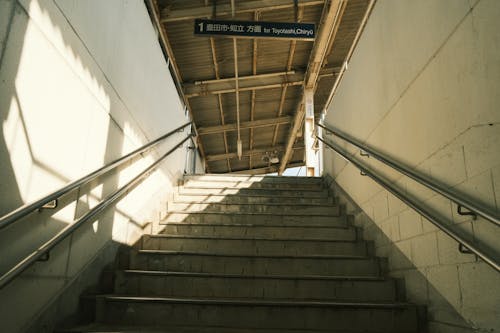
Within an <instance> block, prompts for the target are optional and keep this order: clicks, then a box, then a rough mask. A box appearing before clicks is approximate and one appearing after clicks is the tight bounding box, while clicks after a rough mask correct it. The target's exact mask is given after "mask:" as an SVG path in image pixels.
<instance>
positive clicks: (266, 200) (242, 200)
mask: <svg viewBox="0 0 500 333" xmlns="http://www.w3.org/2000/svg"><path fill="white" fill-rule="evenodd" d="M174 201H175V202H181V203H189V202H201V203H217V202H221V203H226V204H247V205H248V204H283V205H286V204H288V205H332V204H333V202H334V200H333V198H331V197H325V198H307V197H305V198H300V197H297V198H292V197H279V196H278V197H276V196H242V195H234V196H222V195H216V196H214V195H213V194H206V195H180V194H175V196H174Z"/></svg>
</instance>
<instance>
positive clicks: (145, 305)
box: [96, 295, 418, 333]
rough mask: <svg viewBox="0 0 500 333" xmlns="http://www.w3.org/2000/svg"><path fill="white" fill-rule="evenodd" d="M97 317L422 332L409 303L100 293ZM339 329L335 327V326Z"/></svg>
mask: <svg viewBox="0 0 500 333" xmlns="http://www.w3.org/2000/svg"><path fill="white" fill-rule="evenodd" d="M96 321H97V322H101V323H106V324H122V325H153V326H157V327H161V326H167V327H168V326H172V325H185V324H186V323H193V324H195V325H197V326H201V327H204V326H221V327H242V328H261V329H263V328H266V329H301V330H311V329H312V330H314V329H323V330H331V329H332V328H333V327H334V328H335V330H337V331H339V330H340V331H342V330H351V331H359V332H361V331H362V332H384V333H387V332H397V333H409V332H412V333H414V332H417V330H418V320H417V308H416V306H414V305H411V304H406V303H392V302H391V303H351V302H328V301H290V300H266V301H263V300H251V299H221V298H206V299H200V298H167V297H133V296H120V295H99V296H96ZM334 332H335V331H334Z"/></svg>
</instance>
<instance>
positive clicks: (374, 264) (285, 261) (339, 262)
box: [130, 253, 380, 276]
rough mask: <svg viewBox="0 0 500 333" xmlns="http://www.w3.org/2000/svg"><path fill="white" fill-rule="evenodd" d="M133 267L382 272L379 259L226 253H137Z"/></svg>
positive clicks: (233, 271)
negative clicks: (235, 254) (257, 255)
mask: <svg viewBox="0 0 500 333" xmlns="http://www.w3.org/2000/svg"><path fill="white" fill-rule="evenodd" d="M130 268H131V269H139V270H155V271H175V272H196V273H220V274H242V275H247V276H248V275H266V274H270V275H333V276H380V264H379V261H378V259H376V258H370V259H323V258H320V259H318V258H293V259H292V258H267V257H223V256H203V255H184V254H170V255H165V254H152V253H147V254H146V253H137V254H134V255H131V258H130Z"/></svg>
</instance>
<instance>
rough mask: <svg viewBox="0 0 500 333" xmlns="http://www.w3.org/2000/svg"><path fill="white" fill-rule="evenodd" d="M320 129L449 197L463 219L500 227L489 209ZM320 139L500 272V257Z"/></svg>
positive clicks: (338, 133)
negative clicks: (475, 218) (478, 218)
mask: <svg viewBox="0 0 500 333" xmlns="http://www.w3.org/2000/svg"><path fill="white" fill-rule="evenodd" d="M317 125H318V127H320V128H322V129H324V130H325V131H327V132H329V133H331V134H333V135H335V136H337V137H339V138H341V139H342V140H344V141H346V142H348V143H350V144H352V145H353V146H355V147H357V148H359V149H360V150H361V155H362V156H373V157H374V158H375V159H377V160H379V161H380V162H382V163H384V164H385V165H387V166H389V167H391V168H392V169H394V170H396V171H398V172H400V173H401V174H403V175H405V176H407V177H409V178H411V179H413V180H415V181H416V182H418V183H419V184H421V185H423V186H425V187H427V188H429V189H430V190H433V191H434V192H436V193H439V194H441V195H442V196H444V197H446V198H447V199H449V200H451V201H452V202H454V203H455V204H456V205H457V212H458V214H460V215H473V216H477V215H479V216H481V217H483V218H484V219H486V220H487V221H489V222H491V223H492V224H494V225H496V226H500V218H499V217H498V216H496V215H494V214H492V213H491V212H488V211H487V210H486V209H484V208H482V207H479V206H478V205H476V204H475V203H473V202H471V201H469V200H467V199H465V198H463V197H460V196H458V195H457V194H455V193H452V192H451V191H449V190H448V189H446V188H445V187H443V186H442V185H440V184H438V183H437V182H435V181H432V180H430V179H427V178H425V177H423V176H422V175H419V174H418V173H416V172H414V171H413V170H411V169H410V168H408V167H406V166H403V165H402V164H400V163H398V162H396V161H394V160H392V159H390V158H387V157H384V156H382V155H381V154H380V153H378V152H377V151H375V150H374V149H372V148H370V147H368V146H367V145H365V144H363V143H361V142H359V141H358V140H356V139H354V138H352V137H350V136H349V135H347V134H345V133H343V132H342V131H339V130H337V129H334V128H333V127H331V126H327V125H325V124H323V123H317ZM316 138H317V139H318V140H319V141H321V142H322V143H324V144H325V145H326V146H328V147H330V148H331V149H333V150H334V151H335V152H337V153H338V154H339V155H341V156H342V157H343V158H344V159H346V160H347V161H349V162H351V163H352V164H353V165H354V166H356V167H357V168H358V169H359V170H360V172H361V174H362V175H364V176H365V175H366V176H368V177H370V178H371V179H373V180H374V181H375V182H376V183H378V184H379V185H381V186H382V187H384V188H385V189H386V190H388V191H389V192H391V193H392V194H393V195H395V196H396V197H397V198H398V199H400V200H401V201H403V202H404V203H405V204H407V205H408V206H410V207H411V208H413V209H414V210H415V211H417V212H418V213H419V214H420V215H422V216H424V217H425V218H426V219H427V220H429V221H430V222H431V223H432V224H434V225H435V226H436V227H437V228H439V229H440V230H441V231H443V232H444V233H446V234H447V235H448V236H450V237H451V238H453V239H454V240H455V241H457V242H458V243H459V249H460V250H461V251H463V248H464V247H465V248H466V249H468V250H469V251H470V252H472V253H474V254H475V255H477V256H478V257H479V258H481V259H482V260H484V262H486V263H487V264H489V265H490V266H492V267H493V268H494V269H495V270H497V271H500V265H499V262H498V255H492V254H490V253H486V252H485V251H483V250H482V249H480V248H478V247H477V245H476V244H474V243H473V242H471V241H470V240H468V239H466V238H465V237H464V236H462V235H460V234H459V233H458V232H457V231H456V230H454V229H453V228H451V227H449V224H448V223H446V222H445V221H443V220H442V219H440V218H438V217H436V216H435V215H434V214H432V213H431V212H430V211H429V210H428V209H427V208H426V207H425V206H424V205H422V204H421V203H419V202H418V201H417V200H415V199H411V198H410V197H409V196H407V195H406V194H404V193H403V192H402V191H400V190H399V189H398V188H397V187H396V186H394V185H393V184H391V183H390V182H388V181H386V180H384V179H383V178H382V177H380V176H379V175H377V174H375V173H374V172H373V171H371V170H369V169H368V168H367V167H365V166H363V164H361V163H360V162H359V161H357V160H356V159H354V158H353V156H352V155H351V154H349V153H348V152H347V151H346V150H345V149H343V148H341V147H340V146H339V145H338V144H336V143H333V142H329V141H326V140H324V139H323V138H321V137H320V136H319V135H316ZM463 208H465V209H467V210H468V211H469V212H464V211H463Z"/></svg>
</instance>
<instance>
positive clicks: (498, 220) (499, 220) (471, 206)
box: [317, 123, 500, 226]
mask: <svg viewBox="0 0 500 333" xmlns="http://www.w3.org/2000/svg"><path fill="white" fill-rule="evenodd" d="M317 125H318V126H319V127H321V128H323V129H325V130H326V131H328V132H330V133H332V134H334V135H335V136H338V137H339V138H341V139H342V140H344V141H347V142H349V143H350V144H352V145H354V146H356V147H358V148H359V149H361V150H362V151H364V152H366V153H368V154H369V155H370V156H373V157H374V158H375V159H377V160H379V161H380V162H382V163H384V164H386V165H388V166H390V167H391V168H393V169H395V170H397V171H399V172H400V173H402V174H403V175H405V176H408V177H410V178H411V179H413V180H415V181H416V182H418V183H419V184H421V185H424V186H425V187H427V188H429V189H431V190H433V191H435V192H437V193H439V194H441V195H442V196H444V197H446V198H448V199H449V200H451V201H453V202H455V203H456V204H457V205H458V206H459V209H460V207H464V208H466V209H468V210H469V211H471V212H474V213H476V214H477V215H479V216H482V217H484V218H485V219H486V220H488V221H490V222H491V223H493V224H496V225H497V226H500V217H498V216H495V215H493V214H492V213H491V212H488V211H486V210H485V209H483V208H482V207H479V206H478V205H476V204H475V203H473V202H471V201H469V200H467V199H465V198H461V197H459V196H458V195H456V194H455V193H452V192H451V191H449V190H448V189H446V188H444V187H443V186H440V185H439V184H437V183H435V182H432V181H431V180H429V179H427V178H425V177H423V176H421V175H419V174H417V173H416V172H414V171H412V170H410V169H409V168H407V167H404V166H402V165H401V164H399V163H398V162H395V161H393V160H391V159H389V158H387V157H384V156H382V155H380V154H379V153H377V152H376V151H375V150H374V149H372V148H370V147H368V146H366V145H364V144H362V143H360V142H359V141H357V140H355V139H353V138H351V137H350V136H348V135H347V134H345V133H343V132H341V131H339V130H337V129H333V128H331V127H329V126H326V125H325V124H321V123H317Z"/></svg>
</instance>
